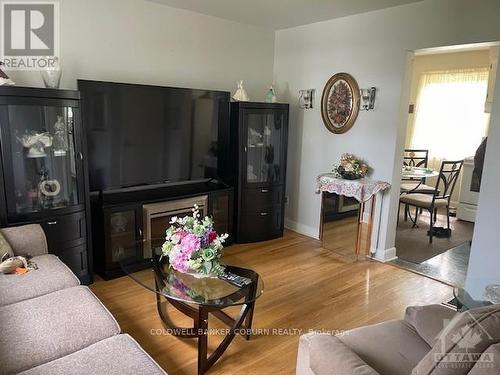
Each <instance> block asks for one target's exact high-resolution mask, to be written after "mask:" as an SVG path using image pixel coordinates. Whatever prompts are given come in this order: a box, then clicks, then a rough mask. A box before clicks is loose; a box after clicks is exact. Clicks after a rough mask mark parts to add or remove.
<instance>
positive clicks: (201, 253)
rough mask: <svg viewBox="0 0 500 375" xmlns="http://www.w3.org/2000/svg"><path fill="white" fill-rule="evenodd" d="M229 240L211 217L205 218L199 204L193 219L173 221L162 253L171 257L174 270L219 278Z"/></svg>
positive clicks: (167, 232) (174, 219) (169, 259)
mask: <svg viewBox="0 0 500 375" xmlns="http://www.w3.org/2000/svg"><path fill="white" fill-rule="evenodd" d="M227 237H228V235H227V233H224V234H222V235H219V234H217V232H216V231H215V230H214V228H213V221H212V219H211V218H209V217H208V216H206V217H205V218H204V219H201V218H200V213H199V209H198V206H197V205H195V206H194V208H193V214H192V215H191V216H185V217H183V218H178V217H173V218H172V219H171V220H170V227H169V228H168V229H167V231H166V237H165V243H164V244H163V246H162V254H163V256H167V257H168V262H169V264H170V267H172V268H173V269H175V270H176V271H179V272H183V273H193V274H197V275H200V276H208V277H210V276H217V275H220V274H222V273H223V272H224V266H223V265H222V264H221V262H220V258H221V257H222V249H223V248H224V246H223V243H224V241H225V240H226V239H227Z"/></svg>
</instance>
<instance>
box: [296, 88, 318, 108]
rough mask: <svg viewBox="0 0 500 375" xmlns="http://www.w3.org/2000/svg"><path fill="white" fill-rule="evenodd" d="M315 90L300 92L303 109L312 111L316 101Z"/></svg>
mask: <svg viewBox="0 0 500 375" xmlns="http://www.w3.org/2000/svg"><path fill="white" fill-rule="evenodd" d="M314 91H315V90H314V89H309V90H299V94H300V96H299V107H300V108H303V109H311V108H312V107H313V101H314Z"/></svg>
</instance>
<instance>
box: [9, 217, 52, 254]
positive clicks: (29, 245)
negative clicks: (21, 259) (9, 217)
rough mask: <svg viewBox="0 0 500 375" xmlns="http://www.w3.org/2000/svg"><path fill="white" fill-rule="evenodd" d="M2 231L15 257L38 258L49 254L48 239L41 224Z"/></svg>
mask: <svg viewBox="0 0 500 375" xmlns="http://www.w3.org/2000/svg"><path fill="white" fill-rule="evenodd" d="M0 231H2V234H3V236H4V237H5V239H6V240H7V241H8V242H9V244H10V246H11V247H12V250H13V251H14V254H15V255H23V256H25V255H31V256H37V255H43V254H47V253H48V247H47V238H46V237H45V233H44V232H43V229H42V227H41V226H40V225H39V224H29V225H23V226H19V227H10V228H2V229H0Z"/></svg>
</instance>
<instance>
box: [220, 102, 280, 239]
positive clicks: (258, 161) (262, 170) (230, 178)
mask: <svg viewBox="0 0 500 375" xmlns="http://www.w3.org/2000/svg"><path fill="white" fill-rule="evenodd" d="M229 133H230V155H227V156H226V157H223V163H222V164H223V172H222V174H223V175H224V178H225V179H226V181H227V182H228V183H230V184H234V185H235V186H236V189H237V192H236V194H235V208H236V209H235V212H236V215H235V217H236V220H235V223H236V230H235V233H236V241H237V242H255V241H263V240H268V239H272V238H276V237H281V236H282V235H283V225H284V204H285V181H286V157H287V139H288V104H281V103H272V104H271V103H252V102H238V103H231V127H230V129H229ZM236 156H237V157H236Z"/></svg>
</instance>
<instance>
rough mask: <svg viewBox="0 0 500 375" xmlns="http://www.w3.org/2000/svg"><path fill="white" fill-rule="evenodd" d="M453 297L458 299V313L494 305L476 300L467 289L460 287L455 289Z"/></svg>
mask: <svg viewBox="0 0 500 375" xmlns="http://www.w3.org/2000/svg"><path fill="white" fill-rule="evenodd" d="M453 296H454V297H455V299H456V302H457V310H458V311H466V310H470V309H474V308H476V307H483V306H490V305H491V304H492V303H491V302H489V301H484V300H477V299H474V298H473V297H472V296H471V295H470V294H469V292H468V291H467V290H466V289H464V288H460V287H456V288H454V289H453Z"/></svg>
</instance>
